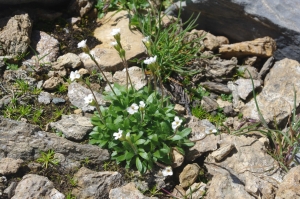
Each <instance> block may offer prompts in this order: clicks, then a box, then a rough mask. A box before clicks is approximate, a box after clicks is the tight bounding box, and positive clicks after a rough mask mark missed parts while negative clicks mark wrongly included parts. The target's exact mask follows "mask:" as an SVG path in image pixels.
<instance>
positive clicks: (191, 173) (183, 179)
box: [179, 163, 200, 188]
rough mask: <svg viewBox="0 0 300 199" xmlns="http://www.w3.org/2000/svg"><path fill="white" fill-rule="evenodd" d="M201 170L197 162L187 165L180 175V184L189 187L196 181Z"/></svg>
mask: <svg viewBox="0 0 300 199" xmlns="http://www.w3.org/2000/svg"><path fill="white" fill-rule="evenodd" d="M199 171H200V167H199V165H198V164H196V163H194V164H188V165H186V166H185V167H184V169H183V170H182V172H181V173H180V175H179V182H180V186H181V187H182V188H187V187H189V186H190V185H192V184H193V183H194V182H195V181H196V179H197V177H198V175H199Z"/></svg>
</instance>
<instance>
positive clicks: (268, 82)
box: [241, 59, 300, 126]
mask: <svg viewBox="0 0 300 199" xmlns="http://www.w3.org/2000/svg"><path fill="white" fill-rule="evenodd" d="M299 78H300V64H299V62H297V61H294V60H290V59H283V60H281V61H278V62H276V63H275V64H274V66H273V68H272V69H271V70H270V72H269V74H268V75H267V76H266V78H265V85H264V87H263V89H262V91H261V93H259V94H258V95H257V102H258V105H259V108H260V111H261V113H262V115H263V117H264V118H265V120H266V122H267V124H269V125H271V126H273V125H274V122H275V121H274V119H275V120H276V123H277V124H278V126H282V125H285V122H286V119H287V118H288V116H289V115H290V114H291V111H292V109H293V106H294V89H295V91H296V100H297V101H296V102H295V103H296V105H297V107H296V108H298V106H299V103H300V82H299V81H298V80H299ZM241 113H242V114H243V117H245V118H252V119H256V120H259V116H258V113H257V109H256V106H255V102H254V99H252V100H250V101H249V102H248V103H247V104H245V106H244V107H243V108H242V110H241Z"/></svg>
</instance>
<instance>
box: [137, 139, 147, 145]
mask: <svg viewBox="0 0 300 199" xmlns="http://www.w3.org/2000/svg"><path fill="white" fill-rule="evenodd" d="M145 142H146V140H144V139H139V140H138V141H136V142H135V144H136V145H140V144H144V143H145Z"/></svg>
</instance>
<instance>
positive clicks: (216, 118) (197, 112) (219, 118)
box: [192, 106, 226, 125]
mask: <svg viewBox="0 0 300 199" xmlns="http://www.w3.org/2000/svg"><path fill="white" fill-rule="evenodd" d="M222 111H223V110H222V109H221V108H219V109H218V110H217V113H216V114H215V115H212V114H210V113H208V112H207V111H206V110H204V109H203V108H202V107H201V106H199V107H195V108H193V109H192V114H193V115H194V116H195V117H197V118H199V119H201V120H203V119H207V120H209V121H210V122H211V123H214V124H216V125H221V124H222V122H224V120H225V118H226V116H225V115H224V114H223V113H222Z"/></svg>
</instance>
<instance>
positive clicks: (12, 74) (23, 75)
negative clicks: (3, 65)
mask: <svg viewBox="0 0 300 199" xmlns="http://www.w3.org/2000/svg"><path fill="white" fill-rule="evenodd" d="M3 79H4V80H6V81H8V82H15V81H16V80H20V79H21V80H24V81H25V82H26V83H27V84H29V85H30V86H32V85H34V83H35V82H36V79H34V78H32V77H30V75H28V72H27V71H25V70H23V69H21V68H19V69H18V70H5V71H4V74H3Z"/></svg>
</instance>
